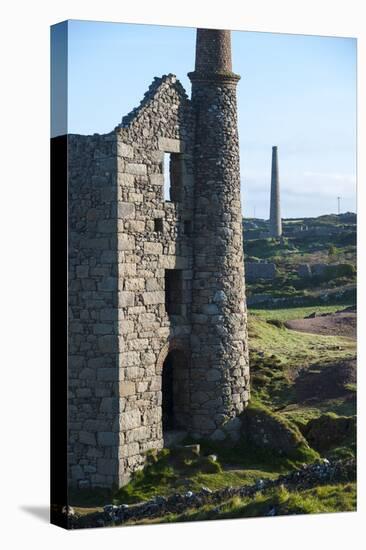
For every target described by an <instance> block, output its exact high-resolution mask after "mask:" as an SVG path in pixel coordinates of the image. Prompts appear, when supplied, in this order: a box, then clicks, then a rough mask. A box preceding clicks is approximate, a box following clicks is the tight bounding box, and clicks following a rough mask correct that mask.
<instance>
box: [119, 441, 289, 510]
mask: <svg viewBox="0 0 366 550" xmlns="http://www.w3.org/2000/svg"><path fill="white" fill-rule="evenodd" d="M211 450H212V448H211ZM228 451H229V450H228ZM229 452H232V451H229ZM223 456H224V454H223ZM220 458H221V457H220ZM232 458H233V459H234V461H235V462H238V460H240V454H239V455H238V456H236V455H235V454H234V455H233V457H232ZM254 462H256V461H254ZM252 463H253V462H251V464H252ZM286 471H287V470H286ZM276 475H278V471H276V472H273V471H264V470H260V469H258V465H257V464H255V466H254V468H253V469H239V467H238V468H237V469H234V468H233V469H230V468H229V467H228V466H226V469H225V470H223V468H222V467H221V465H220V462H219V461H217V462H213V461H212V460H210V459H209V458H208V457H207V456H201V457H198V458H197V459H196V460H185V461H184V462H181V461H177V460H176V459H175V457H174V453H171V452H170V451H169V450H168V449H163V451H161V452H160V453H159V454H158V459H157V461H156V462H153V463H151V464H149V465H148V466H146V467H145V468H144V470H140V471H138V472H136V473H135V474H134V476H133V477H132V479H131V481H130V483H128V484H127V485H125V486H124V487H122V488H121V489H119V491H117V492H116V493H115V494H114V496H113V499H112V500H113V502H114V503H115V504H134V503H137V502H142V501H145V500H149V499H151V498H153V497H154V496H157V495H163V496H168V495H171V494H173V493H185V492H187V491H199V490H200V489H201V488H202V487H208V488H209V489H211V490H216V489H222V488H224V487H227V486H230V485H231V486H241V485H251V484H252V483H254V482H255V481H256V480H257V479H259V478H261V479H264V478H271V479H272V478H274V477H276Z"/></svg>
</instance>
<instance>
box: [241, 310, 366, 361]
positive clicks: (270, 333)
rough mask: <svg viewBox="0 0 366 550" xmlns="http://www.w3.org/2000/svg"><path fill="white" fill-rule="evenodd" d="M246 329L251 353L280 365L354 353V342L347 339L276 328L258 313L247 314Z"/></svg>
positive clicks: (349, 355) (346, 356)
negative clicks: (257, 353) (261, 355)
mask: <svg viewBox="0 0 366 550" xmlns="http://www.w3.org/2000/svg"><path fill="white" fill-rule="evenodd" d="M283 319H284V318H282V320H283ZM248 331H249V349H250V350H251V351H252V353H255V352H259V353H260V354H264V356H267V357H269V356H275V358H276V359H277V360H278V361H280V363H281V364H282V365H285V364H287V365H290V366H293V367H295V366H301V365H305V364H306V365H308V364H311V363H314V364H316V363H322V362H324V361H326V362H329V361H332V360H336V359H338V360H339V359H345V358H351V357H354V356H355V350H356V345H355V342H354V341H353V340H351V339H349V338H344V337H342V336H323V335H317V334H307V333H300V332H296V331H294V330H289V329H286V328H278V327H276V326H274V325H273V324H270V323H267V322H266V321H265V320H264V319H263V318H261V317H258V316H253V315H250V316H249V324H248Z"/></svg>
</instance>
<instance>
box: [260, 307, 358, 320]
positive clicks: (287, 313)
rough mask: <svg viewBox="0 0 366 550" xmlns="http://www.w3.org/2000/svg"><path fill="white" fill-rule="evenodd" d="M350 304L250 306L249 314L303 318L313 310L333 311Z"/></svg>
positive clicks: (273, 317) (278, 317) (288, 318)
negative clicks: (283, 306) (277, 307)
mask: <svg viewBox="0 0 366 550" xmlns="http://www.w3.org/2000/svg"><path fill="white" fill-rule="evenodd" d="M350 305H352V304H336V305H329V306H323V305H315V306H305V307H289V308H281V309H256V308H250V309H249V313H250V315H255V316H256V317H259V318H260V319H264V320H268V319H278V320H279V321H291V320H292V319H303V318H304V317H306V316H307V315H310V314H311V313H313V312H314V311H315V312H316V313H318V314H319V313H334V312H335V311H339V310H340V309H344V308H345V307H348V306H350Z"/></svg>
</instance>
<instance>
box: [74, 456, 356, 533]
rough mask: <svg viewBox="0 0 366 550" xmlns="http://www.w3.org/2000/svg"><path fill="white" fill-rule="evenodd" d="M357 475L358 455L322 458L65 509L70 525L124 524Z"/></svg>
mask: <svg viewBox="0 0 366 550" xmlns="http://www.w3.org/2000/svg"><path fill="white" fill-rule="evenodd" d="M355 478H356V463H355V460H354V459H350V460H346V461H342V460H338V461H334V462H329V461H328V460H327V459H323V461H322V462H318V463H315V464H311V465H310V466H306V465H305V466H303V467H302V468H301V469H300V470H295V471H293V472H291V473H289V474H286V475H280V476H279V477H278V478H277V479H274V480H272V479H264V480H263V479H259V480H257V481H256V483H254V484H253V485H249V486H248V485H247V486H240V487H225V488H224V489H218V490H217V491H211V490H210V489H208V488H207V487H202V488H201V490H200V491H197V492H193V491H187V492H186V493H185V494H178V493H177V494H174V495H171V496H169V497H162V496H157V497H155V498H153V499H151V500H149V501H147V502H143V503H141V504H137V505H132V506H127V505H126V504H122V505H120V506H114V505H112V504H110V505H107V506H105V507H104V509H103V512H96V513H94V514H89V515H88V516H84V517H83V516H79V515H77V514H75V512H74V511H73V509H72V508H70V507H69V508H68V509H65V510H64V514H66V515H67V520H68V527H69V529H81V528H87V527H105V526H115V525H124V524H126V523H127V522H128V521H130V520H135V521H136V520H144V519H151V518H158V517H162V516H164V515H167V514H170V513H179V514H180V513H183V512H185V511H186V510H189V509H192V508H197V509H198V508H201V507H202V506H204V505H205V504H220V503H222V502H225V501H226V500H229V499H230V498H233V497H235V496H238V497H242V498H243V497H253V496H254V495H255V494H256V493H257V492H259V491H266V490H268V489H271V488H274V487H279V486H281V485H282V486H284V487H286V488H289V489H295V488H296V489H307V488H310V487H313V486H316V485H321V484H327V483H330V482H332V483H336V482H342V481H343V482H347V481H352V480H354V479H355ZM270 515H276V510H275V509H273V510H271V514H270Z"/></svg>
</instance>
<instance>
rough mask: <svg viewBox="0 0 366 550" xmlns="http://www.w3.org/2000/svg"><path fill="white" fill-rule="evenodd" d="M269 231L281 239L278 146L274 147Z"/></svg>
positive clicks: (272, 235)
mask: <svg viewBox="0 0 366 550" xmlns="http://www.w3.org/2000/svg"><path fill="white" fill-rule="evenodd" d="M269 226H270V227H269V231H270V235H271V237H281V235H282V221H281V202H280V180H279V177H278V149H277V145H274V146H273V147H272V175H271V206H270V215H269Z"/></svg>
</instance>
